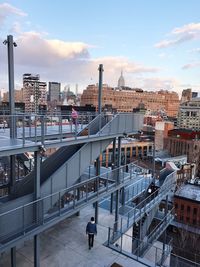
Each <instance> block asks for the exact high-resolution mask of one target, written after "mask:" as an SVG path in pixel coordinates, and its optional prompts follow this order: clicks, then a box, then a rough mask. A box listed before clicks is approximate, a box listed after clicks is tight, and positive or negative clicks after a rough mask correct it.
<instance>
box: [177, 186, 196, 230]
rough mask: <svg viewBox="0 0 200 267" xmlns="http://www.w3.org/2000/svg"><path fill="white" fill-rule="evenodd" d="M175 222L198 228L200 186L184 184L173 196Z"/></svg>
mask: <svg viewBox="0 0 200 267" xmlns="http://www.w3.org/2000/svg"><path fill="white" fill-rule="evenodd" d="M174 205H175V213H176V220H177V221H178V222H181V223H184V224H188V225H191V226H195V227H200V185H194V184H186V185H184V186H182V187H180V188H179V189H178V190H177V192H176V193H175V195H174Z"/></svg>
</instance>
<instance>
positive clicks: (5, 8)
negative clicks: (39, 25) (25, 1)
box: [0, 3, 27, 27]
mask: <svg viewBox="0 0 200 267" xmlns="http://www.w3.org/2000/svg"><path fill="white" fill-rule="evenodd" d="M10 15H17V16H20V17H22V16H27V14H26V13H25V12H23V11H22V10H21V9H19V8H16V7H14V6H12V5H10V4H8V3H2V4H0V25H1V27H2V25H3V23H4V21H5V20H6V18H7V17H8V16H10Z"/></svg>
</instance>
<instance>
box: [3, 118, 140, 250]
mask: <svg viewBox="0 0 200 267" xmlns="http://www.w3.org/2000/svg"><path fill="white" fill-rule="evenodd" d="M142 117H143V116H142V115H141V114H117V115H116V116H114V117H113V118H112V119H111V120H110V121H107V120H106V118H105V116H103V115H99V116H98V117H96V118H95V119H94V120H93V121H92V122H91V123H90V124H89V125H88V126H86V127H85V128H84V129H83V130H82V131H81V132H80V133H79V135H78V134H77V135H76V136H75V137H74V140H75V141H76V144H74V145H70V141H71V140H69V144H68V146H66V144H67V142H68V140H67V139H65V140H64V142H63V140H48V139H47V140H46V139H45V138H43V143H42V142H39V143H38V142H36V146H37V149H38V148H39V146H41V145H43V144H44V145H45V146H47V145H50V146H57V145H58V146H62V147H61V148H60V149H58V150H57V152H56V153H55V154H53V155H52V156H50V157H49V158H48V159H47V160H46V161H44V162H43V163H42V165H41V180H40V181H41V189H40V191H41V199H39V200H37V201H34V196H33V182H34V177H35V174H34V171H33V172H31V173H30V174H29V175H28V176H27V177H26V178H25V179H24V180H22V181H21V182H19V183H18V184H16V187H15V189H14V191H13V194H12V198H11V199H10V198H6V199H4V202H2V203H1V204H0V213H1V214H0V229H1V232H0V243H1V245H0V251H3V250H5V249H6V248H8V247H12V246H14V244H16V243H17V242H19V241H20V240H22V239H24V240H25V239H27V238H30V236H33V235H34V234H36V233H39V232H42V231H44V230H45V229H47V228H48V227H50V226H52V225H54V224H56V223H57V222H58V221H60V220H62V219H63V218H66V217H68V216H70V215H71V214H73V213H75V212H77V211H78V210H80V209H81V208H83V207H84V206H86V205H88V204H89V203H93V202H95V201H97V200H98V199H100V197H103V196H106V195H108V194H110V193H112V192H114V191H116V190H117V189H119V188H121V187H123V186H124V183H125V180H126V179H125V178H127V177H129V175H128V176H127V177H126V175H127V174H126V175H122V173H121V174H120V181H121V182H120V183H119V184H118V183H116V181H115V180H113V181H110V179H108V178H107V179H105V178H104V177H103V179H101V177H96V178H94V179H93V180H89V181H85V182H83V183H78V184H77V185H76V183H77V182H79V180H78V179H79V178H80V176H81V174H82V173H83V172H84V170H85V169H86V167H87V166H88V165H89V164H91V163H92V162H93V161H94V160H95V159H96V158H97V157H98V156H99V155H100V154H101V153H102V152H103V150H104V149H105V148H106V147H107V146H108V144H109V143H110V142H111V141H112V140H113V139H112V138H113V136H115V137H117V136H124V134H129V133H135V132H137V131H138V130H139V129H140V128H141V125H142V120H141V118H142ZM79 138H80V139H79ZM92 138H96V139H95V141H93V139H92ZM83 139H85V141H83ZM79 140H80V141H79ZM22 143H23V146H22V147H23V149H27V151H28V147H25V146H24V145H25V144H26V142H25V143H24V140H23V142H22ZM7 149H8V150H7V155H9V151H11V153H13V150H12V148H11V147H10V148H9V147H8V148H7ZM18 153H21V151H20V150H19V151H18ZM127 179H130V178H127ZM102 180H104V182H103V186H102V185H101V182H102ZM91 182H93V183H95V184H96V185H98V186H97V187H95V191H92V192H91V191H90V188H91V185H90V184H91ZM100 185H101V186H100ZM81 192H82V195H80V193H81ZM67 194H68V195H70V197H72V199H73V200H72V202H71V201H70V204H69V205H68V207H67V208H66V206H65V205H64V206H62V198H63V197H64V196H66V195H67ZM13 221H14V222H15V224H13Z"/></svg>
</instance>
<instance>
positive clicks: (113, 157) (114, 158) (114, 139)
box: [112, 137, 116, 168]
mask: <svg viewBox="0 0 200 267" xmlns="http://www.w3.org/2000/svg"><path fill="white" fill-rule="evenodd" d="M112 162H113V166H114V168H115V165H116V137H115V138H113V151H112Z"/></svg>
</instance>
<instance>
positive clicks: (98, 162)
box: [94, 157, 100, 223]
mask: <svg viewBox="0 0 200 267" xmlns="http://www.w3.org/2000/svg"><path fill="white" fill-rule="evenodd" d="M98 175H100V160H99V157H98V158H97V160H96V176H98ZM97 183H98V179H97V182H96V186H95V187H96V188H95V191H97V190H98V184H97ZM94 206H95V222H96V223H98V217H99V202H98V201H96V202H95V203H94Z"/></svg>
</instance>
